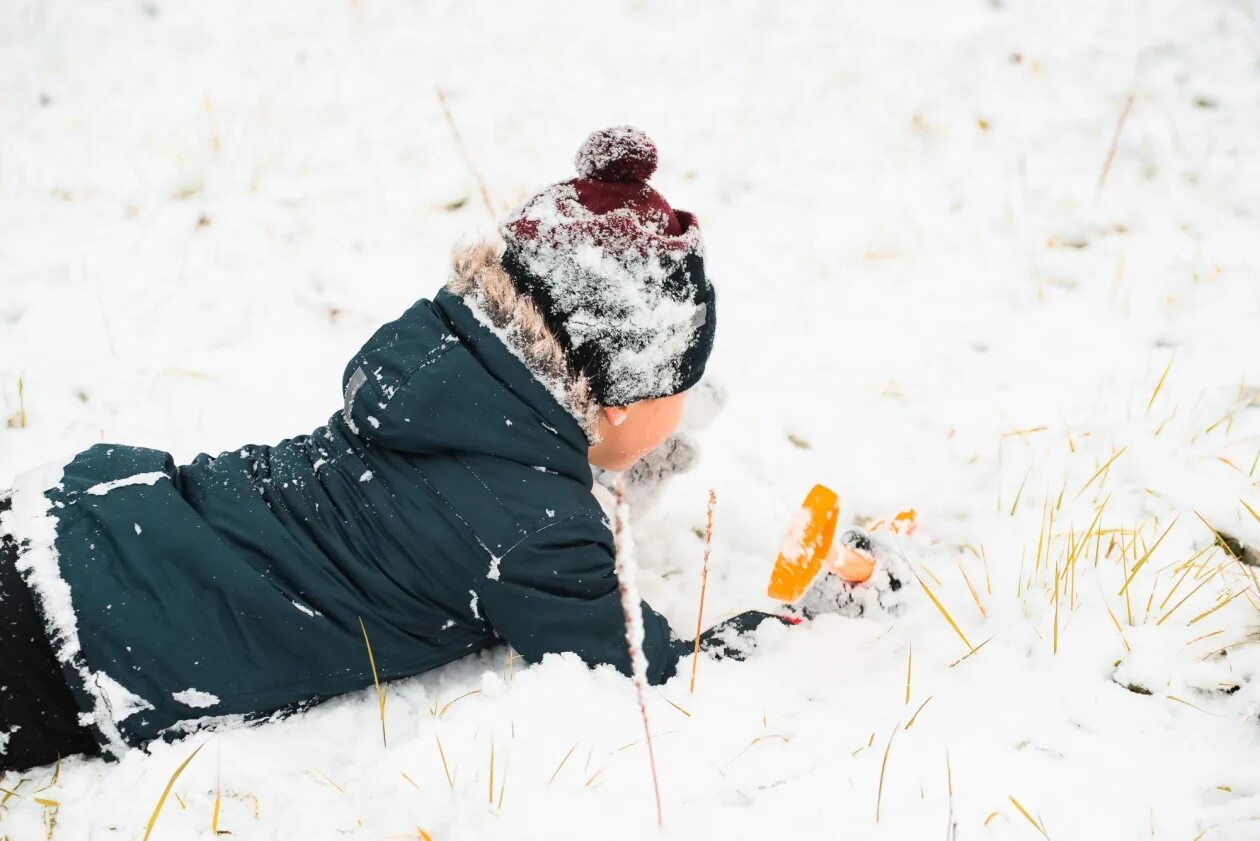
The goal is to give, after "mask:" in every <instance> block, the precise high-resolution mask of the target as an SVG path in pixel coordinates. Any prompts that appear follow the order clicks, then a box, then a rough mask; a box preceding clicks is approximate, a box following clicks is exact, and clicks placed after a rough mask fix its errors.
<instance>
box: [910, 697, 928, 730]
mask: <svg viewBox="0 0 1260 841" xmlns="http://www.w3.org/2000/svg"><path fill="white" fill-rule="evenodd" d="M931 700H932V696H931V695H929V696H928V697H927V701H924V702H923V703H922V704H919V708H918V709H917V710H915V711H914V715H912V716H910V720H909V721H907V722H906V726H905V728H904V729H906V730H909V729H910V728H911V727H913V726H914V721H915V719H917V718H918V717H919V713H921V712H923V708H924V707H926V706H927V705H928V701H931Z"/></svg>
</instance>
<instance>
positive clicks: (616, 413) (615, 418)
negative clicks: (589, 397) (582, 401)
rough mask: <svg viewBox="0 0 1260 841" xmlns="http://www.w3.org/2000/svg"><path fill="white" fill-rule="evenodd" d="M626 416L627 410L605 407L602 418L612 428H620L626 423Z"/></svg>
mask: <svg viewBox="0 0 1260 841" xmlns="http://www.w3.org/2000/svg"><path fill="white" fill-rule="evenodd" d="M628 414H629V412H628V411H627V410H625V409H623V408H620V407H618V406H605V407H604V417H605V418H606V419H607V420H608V423H609V424H610V425H612V426H621V425H622V424H623V423H625V422H626V416H627V415H628Z"/></svg>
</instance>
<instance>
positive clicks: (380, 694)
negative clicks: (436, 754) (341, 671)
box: [359, 616, 389, 747]
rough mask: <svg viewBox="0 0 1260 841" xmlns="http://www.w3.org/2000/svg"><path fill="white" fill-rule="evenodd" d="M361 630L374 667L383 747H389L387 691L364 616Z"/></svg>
mask: <svg viewBox="0 0 1260 841" xmlns="http://www.w3.org/2000/svg"><path fill="white" fill-rule="evenodd" d="M359 630H361V631H363V644H364V645H365V646H367V654H368V663H369V664H370V665H371V666H372V685H373V686H374V687H376V706H377V710H378V712H379V713H380V716H381V745H382V746H384V747H389V742H388V741H387V740H386V739H385V690H384V689H383V688H382V687H381V679H380V676H379V675H377V673H376V657H374V656H373V655H372V642H371V640H369V639H368V632H367V626H366V625H364V624H363V617H362V616H360V617H359Z"/></svg>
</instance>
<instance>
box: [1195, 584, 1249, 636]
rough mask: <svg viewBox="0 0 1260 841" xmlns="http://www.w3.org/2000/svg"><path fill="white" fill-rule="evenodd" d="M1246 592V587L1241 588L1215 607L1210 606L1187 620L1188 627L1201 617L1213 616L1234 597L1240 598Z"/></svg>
mask: <svg viewBox="0 0 1260 841" xmlns="http://www.w3.org/2000/svg"><path fill="white" fill-rule="evenodd" d="M1245 592H1247V589H1246V588H1245V587H1244V588H1243V589H1241V590H1239V591H1238V592H1237V593H1234V595H1232V596H1230V597H1229V598H1227V599H1225V600H1224V601H1223V602H1219V603H1218V604H1217V605H1216V606H1215V607H1211V608H1208V609H1207V610H1205V611H1203V612H1202V613H1200V614H1199V615H1198V616H1196V617H1194V618H1193V619H1191V620H1190V621H1189V622H1187V623H1186V627H1187V628H1189V627H1190V626H1191V625H1193V624H1194V623H1195V622H1198V621H1199V620H1200V619H1206V618H1207V617H1209V616H1211V615H1212V614H1213V613H1216V611H1218V610H1220V609H1221V608H1223V607H1224V606H1225V605H1227V604H1229V603H1230V602H1232V601H1233V600H1234V599H1236V598H1238V597H1239V596H1241V595H1242V594H1243V593H1245Z"/></svg>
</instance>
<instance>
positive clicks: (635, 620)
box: [587, 478, 665, 826]
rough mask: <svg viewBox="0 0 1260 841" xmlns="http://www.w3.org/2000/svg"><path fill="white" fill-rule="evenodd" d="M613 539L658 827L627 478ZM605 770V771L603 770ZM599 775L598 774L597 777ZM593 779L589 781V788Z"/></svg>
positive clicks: (660, 823) (660, 817) (658, 795)
mask: <svg viewBox="0 0 1260 841" xmlns="http://www.w3.org/2000/svg"><path fill="white" fill-rule="evenodd" d="M613 540H614V544H615V546H616V550H617V561H616V570H615V571H616V574H617V590H618V591H619V593H620V595H621V610H622V613H623V614H624V616H625V620H626V648H627V650H628V651H629V654H630V676H631V680H632V682H633V683H634V691H635V695H636V696H637V697H638V701H639V714H640V715H641V716H642V717H643V735H644V740H645V741H646V742H647V750H648V765H649V766H650V767H651V769H652V791H653V793H654V794H655V796H656V825H657V826H663V825H664V823H665V818H664V813H663V812H662V810H661V784H660V780H659V778H658V777H657V774H656V751H655V750H653V748H652V728H651V726H650V725H649V724H648V714H647V703H646V702H645V701H644V692H645V687H646V685H647V660H646V658H645V657H644V656H643V650H642V645H643V604H642V602H640V601H639V596H638V587H637V586H636V581H635V573H636V572H637V567H636V565H635V561H634V548H633V547H634V543H633V541H632V540H631V537H630V518H629V511H628V509H627V508H626V487H625V479H624V478H622V479H619V480H618V481H617V510H616V516H614V517H613ZM601 770H602V769H601ZM598 773H599V772H596V775H598ZM592 780H594V777H592V778H591V780H588V781H587V785H588V786H589V785H590V783H591V781H592Z"/></svg>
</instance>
